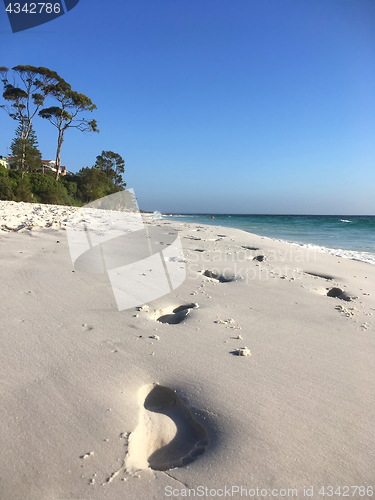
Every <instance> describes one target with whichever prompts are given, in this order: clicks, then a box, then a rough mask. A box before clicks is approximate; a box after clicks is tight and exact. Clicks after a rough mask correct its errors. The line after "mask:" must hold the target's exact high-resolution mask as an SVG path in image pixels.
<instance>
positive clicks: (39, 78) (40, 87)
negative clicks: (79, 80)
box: [0, 65, 64, 139]
mask: <svg viewBox="0 0 375 500" xmlns="http://www.w3.org/2000/svg"><path fill="white" fill-rule="evenodd" d="M12 72H13V73H12V78H10V77H9V69H8V68H6V67H5V66H1V67H0V76H1V81H2V83H3V87H4V92H3V98H4V99H5V100H6V101H7V104H8V106H7V105H1V106H0V107H1V108H3V109H5V111H6V112H7V113H8V115H9V116H10V117H11V118H13V120H16V121H17V122H18V123H19V125H20V126H21V139H27V138H28V136H29V133H30V129H31V125H32V120H33V118H34V117H35V115H36V114H37V113H38V111H39V110H40V109H41V108H42V106H43V105H44V102H45V100H46V98H47V96H48V95H50V94H52V92H53V91H54V90H55V88H56V85H58V84H61V83H62V82H64V80H63V79H62V78H61V77H60V76H59V75H58V74H57V73H56V71H52V70H50V69H48V68H44V67H41V66H40V67H36V66H29V65H28V66H22V65H18V66H15V67H14V68H12ZM10 79H12V82H13V83H11V81H10Z"/></svg>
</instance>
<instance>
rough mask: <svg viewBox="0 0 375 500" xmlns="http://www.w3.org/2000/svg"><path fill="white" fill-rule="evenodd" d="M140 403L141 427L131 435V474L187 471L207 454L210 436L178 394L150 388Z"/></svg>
mask: <svg viewBox="0 0 375 500" xmlns="http://www.w3.org/2000/svg"><path fill="white" fill-rule="evenodd" d="M139 401H140V406H141V412H140V418H139V423H138V426H137V428H136V429H135V431H134V432H132V433H131V434H130V437H129V445H128V453H127V456H126V459H125V468H126V470H127V471H128V472H130V473H133V472H135V471H137V470H140V469H147V468H148V467H149V468H151V469H154V470H160V471H165V470H168V469H171V468H174V467H183V466H184V465H187V464H189V463H191V462H193V461H194V460H195V459H196V458H197V457H198V456H199V455H202V453H204V451H205V447H206V446H207V444H208V440H207V433H206V431H205V429H204V428H203V427H202V425H200V424H199V423H198V422H196V421H195V420H194V418H193V417H192V415H191V413H190V411H189V410H188V408H187V407H186V406H185V405H184V403H183V402H182V401H181V399H180V398H179V396H178V394H177V393H176V392H175V391H173V390H172V389H169V388H168V387H164V386H162V385H158V384H150V385H146V386H144V387H142V388H141V390H140V391H139Z"/></svg>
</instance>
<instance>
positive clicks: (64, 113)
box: [39, 81, 99, 180]
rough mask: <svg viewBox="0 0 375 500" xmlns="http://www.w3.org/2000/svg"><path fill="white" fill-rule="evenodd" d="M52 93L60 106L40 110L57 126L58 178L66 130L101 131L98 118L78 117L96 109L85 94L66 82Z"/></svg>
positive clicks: (41, 113) (40, 113)
mask: <svg viewBox="0 0 375 500" xmlns="http://www.w3.org/2000/svg"><path fill="white" fill-rule="evenodd" d="M52 95H53V97H54V99H55V100H57V101H58V102H59V104H60V105H59V106H51V107H49V108H44V109H42V110H40V111H39V116H41V117H42V118H45V119H47V120H49V122H50V123H51V124H52V125H53V126H54V127H56V128H57V130H58V137H57V150H56V180H57V179H58V178H59V175H60V165H61V158H60V153H61V147H62V143H63V142H64V136H65V132H66V131H67V130H68V128H76V129H78V130H80V131H81V132H99V130H98V128H97V123H96V120H87V119H86V118H80V117H78V114H79V113H82V112H84V111H91V112H92V111H94V109H96V106H95V104H93V103H92V101H91V99H89V98H88V97H87V96H85V95H84V94H79V93H78V92H76V91H74V90H72V89H71V86H70V85H69V84H68V83H66V82H64V81H63V82H60V83H59V84H58V85H56V86H55V88H54V90H53V92H52Z"/></svg>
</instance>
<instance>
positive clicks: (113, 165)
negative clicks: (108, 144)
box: [94, 151, 126, 187]
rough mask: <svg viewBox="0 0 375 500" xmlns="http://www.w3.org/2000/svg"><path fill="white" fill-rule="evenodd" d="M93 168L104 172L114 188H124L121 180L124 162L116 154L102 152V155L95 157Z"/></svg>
mask: <svg viewBox="0 0 375 500" xmlns="http://www.w3.org/2000/svg"><path fill="white" fill-rule="evenodd" d="M94 168H98V169H99V170H101V171H102V172H105V173H106V175H107V177H108V178H109V179H111V180H112V181H113V183H114V185H115V186H118V187H124V186H126V184H125V183H124V181H123V178H122V174H123V173H124V171H125V161H124V159H123V158H122V157H121V156H120V155H119V154H118V153H114V152H113V151H102V154H101V155H99V156H97V157H96V162H95V165H94Z"/></svg>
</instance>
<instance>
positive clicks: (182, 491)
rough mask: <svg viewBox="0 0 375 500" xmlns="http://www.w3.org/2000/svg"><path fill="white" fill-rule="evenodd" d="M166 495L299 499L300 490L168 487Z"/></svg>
mask: <svg viewBox="0 0 375 500" xmlns="http://www.w3.org/2000/svg"><path fill="white" fill-rule="evenodd" d="M164 495H165V496H166V497H173V498H179V497H181V498H186V497H187V498H189V497H190V498H194V497H198V498H215V497H218V498H222V497H223V498H232V497H234V498H238V497H239V496H240V497H244V498H246V497H250V498H265V497H273V498H293V497H294V498H297V497H298V490H297V489H296V488H280V489H278V488H273V489H266V488H259V487H254V488H247V487H244V486H234V485H233V486H222V487H220V488H209V487H207V486H197V488H173V487H172V486H166V487H165V489H164ZM304 495H306V496H309V494H308V492H307V491H306V488H304Z"/></svg>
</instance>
